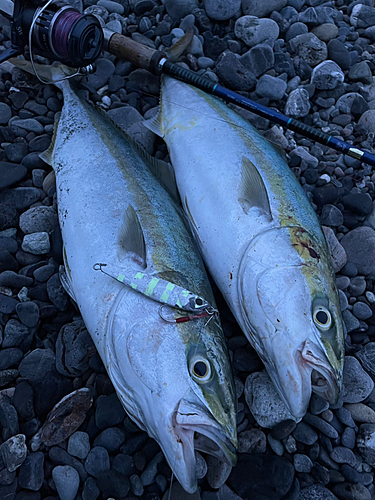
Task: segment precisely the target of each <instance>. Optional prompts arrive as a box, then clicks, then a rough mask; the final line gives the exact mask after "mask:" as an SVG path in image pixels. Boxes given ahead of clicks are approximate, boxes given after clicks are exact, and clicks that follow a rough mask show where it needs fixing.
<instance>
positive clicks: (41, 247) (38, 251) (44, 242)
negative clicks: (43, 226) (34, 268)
mask: <svg viewBox="0 0 375 500" xmlns="http://www.w3.org/2000/svg"><path fill="white" fill-rule="evenodd" d="M21 248H22V250H23V251H24V252H29V253H32V254H33V255H44V254H46V253H48V252H49V251H50V249H51V244H50V241H49V236H48V233H46V232H44V231H43V232H37V233H31V234H26V235H25V236H24V238H23V240H22V245H21Z"/></svg>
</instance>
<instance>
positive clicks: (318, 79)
mask: <svg viewBox="0 0 375 500" xmlns="http://www.w3.org/2000/svg"><path fill="white" fill-rule="evenodd" d="M344 78H345V75H344V73H343V72H342V70H341V68H340V66H339V65H338V64H336V63H335V62H334V61H329V60H327V61H323V62H321V63H320V64H318V66H315V68H314V70H313V72H312V76H311V83H313V84H314V85H315V86H316V88H317V89H319V90H332V89H335V88H336V87H337V85H339V84H340V83H342V82H343V81H344Z"/></svg>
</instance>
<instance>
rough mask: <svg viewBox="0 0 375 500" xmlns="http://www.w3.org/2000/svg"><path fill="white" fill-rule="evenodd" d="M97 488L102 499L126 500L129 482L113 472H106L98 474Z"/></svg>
mask: <svg viewBox="0 0 375 500" xmlns="http://www.w3.org/2000/svg"><path fill="white" fill-rule="evenodd" d="M98 487H99V489H100V491H101V492H102V493H103V495H104V498H108V497H114V498H120V497H121V498H126V497H127V494H128V492H129V490H130V481H129V479H128V478H127V477H125V476H123V475H122V474H120V473H119V472H117V471H115V470H107V471H103V472H101V473H100V474H99V476H98Z"/></svg>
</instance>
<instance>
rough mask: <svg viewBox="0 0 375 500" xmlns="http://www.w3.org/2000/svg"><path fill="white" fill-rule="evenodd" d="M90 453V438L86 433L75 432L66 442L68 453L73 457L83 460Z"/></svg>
mask: <svg viewBox="0 0 375 500" xmlns="http://www.w3.org/2000/svg"><path fill="white" fill-rule="evenodd" d="M89 451H90V438H89V435H88V434H87V433H86V432H81V431H77V432H75V433H74V434H72V435H71V436H70V438H69V441H68V453H69V454H70V455H72V456H73V457H77V458H80V459H81V460H83V459H85V458H86V457H87V455H88V454H89Z"/></svg>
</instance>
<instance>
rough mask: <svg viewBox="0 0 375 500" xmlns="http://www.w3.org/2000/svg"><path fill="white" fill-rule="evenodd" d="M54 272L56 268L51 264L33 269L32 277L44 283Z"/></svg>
mask: <svg viewBox="0 0 375 500" xmlns="http://www.w3.org/2000/svg"><path fill="white" fill-rule="evenodd" d="M55 270H56V268H55V266H54V265H53V264H47V265H45V266H41V267H38V269H35V271H34V272H33V276H34V278H35V279H36V280H37V281H39V282H40V283H44V282H45V281H48V280H49V279H50V277H51V276H52V275H53V274H54V273H55Z"/></svg>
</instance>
